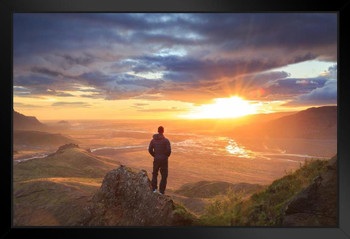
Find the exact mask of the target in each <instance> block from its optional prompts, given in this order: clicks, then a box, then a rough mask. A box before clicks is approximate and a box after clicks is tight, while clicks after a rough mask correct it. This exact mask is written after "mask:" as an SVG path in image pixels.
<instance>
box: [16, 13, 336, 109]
mask: <svg viewBox="0 0 350 239" xmlns="http://www.w3.org/2000/svg"><path fill="white" fill-rule="evenodd" d="M13 23H14V29H13V33H14V38H13V41H14V49H13V52H14V85H16V86H18V87H23V89H24V88H25V89H27V90H23V89H20V88H18V87H17V88H15V89H14V92H15V95H16V96H27V95H29V94H30V95H32V96H40V95H56V96H62V97H65V96H71V95H69V93H64V92H65V91H76V90H79V87H78V86H82V85H83V86H86V87H93V88H94V89H95V90H96V92H95V94H85V95H81V97H90V98H103V99H106V100H118V99H127V98H136V99H137V98H143V99H145V98H148V99H177V100H183V101H189V102H197V103H198V101H205V100H209V99H210V98H211V97H216V96H218V95H220V94H227V95H229V94H230V93H232V91H235V90H237V89H236V87H237V86H238V85H239V86H244V87H243V90H245V91H246V94H248V95H250V92H252V91H254V90H256V89H258V88H263V89H265V90H266V92H265V94H268V95H274V94H275V93H280V94H286V95H293V94H294V95H295V94H304V93H305V94H307V93H310V92H311V91H313V90H315V89H316V88H317V87H322V86H323V85H322V84H324V82H323V81H321V80H320V79H313V80H314V81H312V80H305V82H304V84H301V83H303V79H288V80H287V79H285V80H282V79H284V78H286V77H288V76H287V75H286V74H288V73H286V72H279V73H266V71H271V70H273V69H275V68H278V67H282V66H285V65H288V64H293V63H298V62H303V61H308V60H313V59H322V60H325V59H327V60H334V61H335V60H336V58H337V54H336V53H337V34H336V33H337V24H336V23H337V17H336V14H332V13H320V14H316V13H281V14H279V13H278V14H277V13H276V14H270V13H254V14H248V13H247V14H238V13H234V14H226V13H222V14H210V13H208V14H207V13H201V14H194V13H193V14H191V13H183V14H169V13H166V14H161V13H159V14H157V13H139V14H132V13H116V14H113V13H64V14H61V13H57V14H50V13H45V14H44V13H35V14H34V13H15V14H14V22H13ZM147 76H153V78H152V77H147ZM322 77H323V78H324V79H328V78H327V77H330V76H328V75H324V76H322ZM268 82H270V83H271V84H270V85H267V86H266V85H265V84H267V83H268ZM313 82H316V84H314V83H313ZM322 82H323V83H322ZM272 83H273V84H272ZM77 85H78V86H77ZM240 90H242V89H240ZM281 97H282V96H281Z"/></svg>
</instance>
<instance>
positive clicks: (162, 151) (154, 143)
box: [148, 126, 171, 194]
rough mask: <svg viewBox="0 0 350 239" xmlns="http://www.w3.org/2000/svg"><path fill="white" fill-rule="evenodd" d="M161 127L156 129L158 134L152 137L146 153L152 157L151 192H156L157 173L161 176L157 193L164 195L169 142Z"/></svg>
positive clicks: (169, 152) (169, 150) (169, 151)
mask: <svg viewBox="0 0 350 239" xmlns="http://www.w3.org/2000/svg"><path fill="white" fill-rule="evenodd" d="M163 133H164V128H163V126H159V127H158V134H155V135H153V139H152V140H151V142H150V144H149V147H148V152H149V153H150V154H151V155H152V156H153V157H154V160H153V172H152V190H153V192H154V193H156V192H157V177H158V171H159V170H160V174H161V176H162V178H161V181H160V184H159V192H160V193H161V194H164V192H165V188H166V184H167V178H168V157H169V156H170V154H171V146H170V141H169V140H168V139H167V138H165V137H164V135H163Z"/></svg>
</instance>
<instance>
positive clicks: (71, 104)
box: [51, 102, 91, 107]
mask: <svg viewBox="0 0 350 239" xmlns="http://www.w3.org/2000/svg"><path fill="white" fill-rule="evenodd" d="M51 106H54V107H58V106H64V107H91V104H88V103H86V102H55V103H52V104H51Z"/></svg>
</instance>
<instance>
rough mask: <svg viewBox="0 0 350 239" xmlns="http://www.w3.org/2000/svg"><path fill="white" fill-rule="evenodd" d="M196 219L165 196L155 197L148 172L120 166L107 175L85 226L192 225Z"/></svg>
mask: <svg viewBox="0 0 350 239" xmlns="http://www.w3.org/2000/svg"><path fill="white" fill-rule="evenodd" d="M194 219H195V217H194V216H193V215H191V214H190V213H188V212H187V211H186V210H185V209H184V208H182V207H180V206H179V205H176V204H175V203H174V202H173V200H172V199H171V198H170V197H169V196H166V195H160V194H154V193H153V192H152V188H151V183H150V180H149V178H148V176H147V172H146V171H145V170H141V171H140V172H138V173H136V172H134V171H132V170H131V169H130V168H127V167H125V166H120V167H119V168H117V169H114V170H112V171H110V172H108V173H107V175H106V176H105V178H104V180H103V182H102V185H101V188H100V189H99V191H98V192H97V193H96V194H95V195H94V196H93V198H92V201H91V205H90V206H89V207H87V208H86V216H85V217H84V218H83V220H82V222H81V224H82V225H86V226H174V225H191V224H192V223H193V221H194Z"/></svg>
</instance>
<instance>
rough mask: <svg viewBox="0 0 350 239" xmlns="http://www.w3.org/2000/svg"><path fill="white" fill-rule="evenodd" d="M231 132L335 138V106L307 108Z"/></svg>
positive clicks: (237, 133)
mask: <svg viewBox="0 0 350 239" xmlns="http://www.w3.org/2000/svg"><path fill="white" fill-rule="evenodd" d="M231 133H233V134H236V135H237V136H244V137H255V138H256V137H265V138H266V137H267V138H305V139H336V138H337V106H323V107H317V108H316V107H313V108H309V109H306V110H303V111H300V112H297V113H294V114H291V115H287V116H283V117H280V118H278V119H274V120H271V121H268V122H263V123H259V122H255V123H254V124H249V125H245V126H241V127H237V128H236V129H234V130H233V131H232V132H231Z"/></svg>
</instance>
